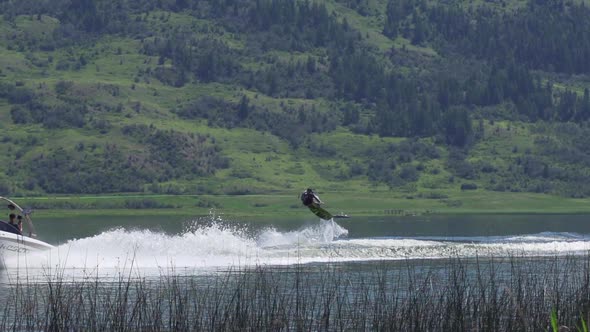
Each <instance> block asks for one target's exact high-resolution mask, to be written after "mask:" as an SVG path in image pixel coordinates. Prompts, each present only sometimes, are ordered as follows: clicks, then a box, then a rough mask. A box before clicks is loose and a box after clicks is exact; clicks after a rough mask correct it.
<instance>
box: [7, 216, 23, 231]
mask: <svg viewBox="0 0 590 332" xmlns="http://www.w3.org/2000/svg"><path fill="white" fill-rule="evenodd" d="M15 219H18V222H17V221H16V220H15ZM22 219H23V217H22V216H20V215H19V216H18V218H17V217H16V215H15V214H14V213H11V214H10V215H9V216H8V224H9V225H10V226H12V227H14V228H15V229H17V230H18V231H19V232H22V231H23V220H22Z"/></svg>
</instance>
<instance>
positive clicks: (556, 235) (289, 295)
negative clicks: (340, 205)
mask: <svg viewBox="0 0 590 332" xmlns="http://www.w3.org/2000/svg"><path fill="white" fill-rule="evenodd" d="M36 225H37V230H38V233H39V234H40V235H41V239H43V240H45V241H47V242H49V243H51V244H54V245H55V246H56V248H55V249H54V250H52V251H50V252H45V253H35V254H28V255H25V256H20V257H18V256H17V257H7V258H6V259H5V265H6V268H5V269H4V270H2V271H0V297H1V298H4V299H7V300H6V301H5V308H4V309H2V314H0V329H2V330H7V329H10V330H25V331H26V330H79V329H88V330H120V329H132V330H154V331H157V330H164V331H168V330H183V331H184V330H187V331H188V330H194V331H203V330H221V331H227V330H236V329H241V330H309V331H317V330H322V331H332V330H354V331H357V330H358V331H373V330H385V331H406V330H428V331H450V330H452V331H462V330H482V331H483V330H489V331H502V330H522V331H538V330H547V329H548V326H549V325H548V324H549V321H548V317H549V314H550V313H551V311H552V310H553V309H554V308H556V307H558V308H559V317H560V322H563V323H565V324H568V326H575V325H576V324H578V323H579V322H580V316H579V315H580V313H582V311H581V310H582V309H583V308H586V307H587V303H590V302H589V301H590V283H589V282H588V280H590V256H588V251H589V250H590V223H589V222H588V216H585V215H477V216H465V215H461V216H451V215H445V216H412V217H372V218H350V219H338V220H337V221H320V220H316V219H315V218H311V217H310V218H304V219H282V220H269V219H268V218H259V219H249V218H225V217H222V216H221V217H220V216H214V215H210V216H201V217H177V216H174V217H169V218H166V217H145V216H137V217H125V218H122V217H106V216H105V217H100V218H82V219H47V220H37V222H36ZM23 307H24V308H27V309H26V311H25V312H23V311H22V310H21V308H23ZM584 312H585V311H584ZM588 318H590V317H587V318H586V321H588V320H589V319H588Z"/></svg>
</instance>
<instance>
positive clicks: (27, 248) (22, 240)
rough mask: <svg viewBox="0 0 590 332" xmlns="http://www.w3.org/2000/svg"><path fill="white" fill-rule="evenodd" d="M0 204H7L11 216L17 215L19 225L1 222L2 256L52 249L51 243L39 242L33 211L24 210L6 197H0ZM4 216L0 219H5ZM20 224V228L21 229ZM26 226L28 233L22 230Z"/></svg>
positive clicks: (0, 250) (0, 247) (0, 248)
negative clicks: (32, 218)
mask: <svg viewBox="0 0 590 332" xmlns="http://www.w3.org/2000/svg"><path fill="white" fill-rule="evenodd" d="M0 204H6V207H7V208H8V210H9V212H8V214H7V215H6V217H8V218H10V217H9V215H10V214H14V215H15V217H16V218H15V219H16V221H17V223H15V224H10V223H9V222H8V221H3V220H0V256H2V257H8V256H9V255H17V254H26V253H29V252H34V251H45V250H49V249H52V248H53V246H52V245H51V244H49V243H45V242H43V241H40V240H37V239H36V237H37V233H36V231H35V227H34V226H33V221H32V220H31V210H23V209H22V208H21V207H20V206H18V204H16V203H15V202H13V201H11V200H10V199H8V198H6V197H2V196H0ZM3 218H4V216H2V217H0V219H3ZM19 223H20V225H21V226H20V228H19ZM23 224H24V225H25V226H26V232H25V231H24V230H23V229H21V228H22V225H23Z"/></svg>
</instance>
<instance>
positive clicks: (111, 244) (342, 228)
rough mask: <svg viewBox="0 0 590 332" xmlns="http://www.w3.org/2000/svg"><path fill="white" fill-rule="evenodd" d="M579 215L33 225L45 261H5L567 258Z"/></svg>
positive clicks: (216, 264) (215, 263) (192, 266)
mask: <svg viewBox="0 0 590 332" xmlns="http://www.w3.org/2000/svg"><path fill="white" fill-rule="evenodd" d="M588 219H589V217H588V216H586V215H476V216H466V215H460V216H452V215H444V216H412V217H362V218H350V219H337V220H336V221H320V220H316V219H315V218H312V217H310V218H303V219H284V220H268V219H258V220H253V219H248V218H224V217H220V216H214V215H211V216H201V217H178V216H174V217H170V218H167V217H145V216H141V217H139V216H138V217H124V218H123V217H107V216H105V217H100V218H80V219H47V220H38V221H36V225H37V228H38V233H39V234H40V235H41V239H43V240H45V241H47V242H49V243H51V244H54V245H56V249H55V250H53V251H51V252H49V253H39V254H32V255H28V256H27V257H18V258H17V257H9V258H7V259H6V262H5V263H6V265H7V270H8V271H10V270H12V269H14V268H16V267H20V268H22V267H23V266H26V267H27V268H28V273H33V272H31V271H35V270H40V271H43V270H45V269H47V267H53V268H56V267H58V268H60V269H62V270H65V271H67V270H69V269H72V270H74V271H79V270H80V269H82V270H85V269H92V270H93V271H96V270H102V271H108V270H109V269H121V268H129V267H130V266H132V267H133V268H135V269H139V270H140V271H141V272H142V273H144V274H146V275H149V274H152V273H155V274H161V273H162V271H163V270H175V271H182V273H189V274H190V273H191V271H194V272H195V273H206V272H207V271H211V270H219V269H226V268H229V267H236V266H237V267H241V268H242V267H248V266H257V265H263V266H289V265H296V264H310V263H341V262H369V261H395V260H425V259H444V258H449V257H464V258H473V257H476V256H477V257H507V256H530V257H537V256H555V255H557V256H561V255H563V256H565V255H571V254H583V253H585V252H587V251H588V250H590V220H588Z"/></svg>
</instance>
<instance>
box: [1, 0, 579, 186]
mask: <svg viewBox="0 0 590 332" xmlns="http://www.w3.org/2000/svg"><path fill="white" fill-rule="evenodd" d="M0 12H1V13H2V14H3V17H2V21H1V22H0V32H1V37H0V38H1V40H0V53H2V57H3V58H5V59H12V61H8V60H6V61H4V62H0V66H2V67H0V101H1V102H0V114H2V117H1V119H2V121H3V122H4V124H3V127H1V128H2V131H3V137H2V142H3V143H2V145H3V146H2V150H1V152H2V154H3V156H4V159H0V165H2V167H3V168H4V170H5V171H4V173H5V174H4V176H2V177H0V194H19V193H29V194H35V193H105V192H140V191H147V192H163V191H164V192H171V193H181V192H191V193H193V192H202V191H207V192H213V193H215V192H226V193H248V192H257V191H259V190H280V189H285V187H287V188H288V187H289V186H297V185H299V184H300V183H304V182H305V179H306V178H308V177H309V176H310V175H311V174H309V173H307V172H315V173H314V174H313V176H312V177H313V178H317V177H319V178H321V179H322V181H326V182H325V183H333V182H342V181H355V180H361V181H363V182H366V183H370V184H372V185H373V186H384V187H387V188H388V189H390V190H403V191H409V192H416V191H420V190H424V189H427V190H431V189H440V188H460V189H463V190H473V189H479V188H481V189H486V190H496V191H528V192H542V193H553V194H560V195H566V196H574V197H581V196H586V195H588V194H590V190H589V189H587V188H584V186H583V185H582V184H583V183H586V182H587V181H588V180H590V154H589V153H590V151H589V150H588V148H587V145H588V144H586V142H587V137H588V135H587V134H588V132H589V131H590V127H589V126H588V120H589V119H590V91H589V88H590V80H589V77H588V75H589V74H590V63H589V62H588V60H587V59H589V58H590V34H588V33H587V32H588V31H590V8H588V5H587V4H586V3H585V2H583V1H560V0H529V1H527V2H521V1H509V0H504V1H486V2H483V3H477V4H474V3H472V2H463V1H444V2H437V1H434V2H431V1H426V0H389V1H384V0H335V1H307V0H306V1H293V0H211V1H207V0H193V1H191V0H158V1H156V0H136V1H130V0H82V1H73V0H51V1H49V0H42V1H39V0H35V1H33V0H21V1H9V0H2V1H0ZM9 132H18V134H15V135H11V134H9ZM230 133H237V134H238V135H239V136H240V137H241V139H239V140H237V142H240V143H243V142H244V141H246V142H248V141H252V142H254V141H255V140H256V139H254V136H253V135H263V137H266V140H272V141H273V142H274V141H275V140H278V142H282V143H284V145H280V146H281V148H277V147H274V148H273V149H271V150H270V151H263V152H261V151H259V150H260V149H261V148H260V146H261V144H263V143H252V145H250V146H247V147H243V148H242V149H246V151H245V152H251V153H254V152H255V154H256V153H257V154H259V159H260V158H264V162H265V163H268V164H270V165H273V166H271V167H270V171H269V169H266V168H264V169H262V170H257V169H256V167H262V166H253V165H254V164H255V163H254V162H253V161H248V162H246V161H245V160H246V158H245V157H244V156H242V154H241V153H242V152H244V151H242V150H239V149H238V148H235V146H236V144H235V143H232V142H233V141H231V137H232V136H231V135H232V134H230ZM334 135H345V136H346V137H348V138H350V139H351V140H353V141H354V142H356V143H355V147H354V148H353V149H351V148H350V147H346V146H343V145H331V144H328V143H327V141H329V138H330V137H334ZM55 137H59V138H60V139H58V140H57V142H58V143H55V142H54V139H55ZM256 137H259V136H256ZM363 137H365V138H367V139H368V138H370V137H379V138H380V140H379V141H378V143H367V142H366V141H365V138H363ZM261 141H262V142H264V141H265V139H262V140H261ZM282 143H280V144H282ZM244 144H245V143H244ZM257 144H258V145H257ZM277 144H279V143H277ZM248 149H251V151H247V150H248ZM238 150H239V151H238ZM236 153H237V154H236ZM245 154H246V155H247V154H248V153H245ZM288 158H290V159H289V160H290V161H289V165H288V166H285V168H284V169H283V170H282V171H281V170H278V171H277V170H276V169H275V168H276V167H279V166H278V165H279V163H278V160H279V159H280V160H286V159H288ZM254 159H256V157H254ZM273 160H277V161H276V164H273ZM300 162H304V163H308V164H311V165H313V166H314V167H313V170H305V169H301V168H302V166H301V165H300V164H299V163H300ZM256 163H258V161H256ZM280 165H282V164H280ZM273 169H275V170H273ZM265 172H272V173H276V174H274V175H275V176H277V177H279V178H281V179H285V180H282V181H279V180H272V181H270V180H268V179H267V178H265ZM289 181H291V182H290V183H288V184H287V185H285V184H284V183H285V182H289ZM235 183H239V185H236V184H235ZM279 183H280V184H279ZM230 184H231V185H230Z"/></svg>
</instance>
